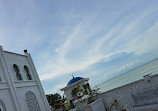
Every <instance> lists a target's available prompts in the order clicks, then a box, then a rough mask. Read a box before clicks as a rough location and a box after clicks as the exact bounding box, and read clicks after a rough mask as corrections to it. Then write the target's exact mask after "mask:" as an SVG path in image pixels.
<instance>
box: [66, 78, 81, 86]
mask: <svg viewBox="0 0 158 111" xmlns="http://www.w3.org/2000/svg"><path fill="white" fill-rule="evenodd" d="M81 79H83V78H82V77H73V78H72V79H71V80H70V81H69V82H68V84H67V86H68V85H70V84H73V83H75V82H77V81H79V80H81Z"/></svg>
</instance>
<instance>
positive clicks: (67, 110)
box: [66, 104, 75, 111]
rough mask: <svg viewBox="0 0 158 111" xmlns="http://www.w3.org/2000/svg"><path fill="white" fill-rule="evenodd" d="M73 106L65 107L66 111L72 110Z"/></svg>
mask: <svg viewBox="0 0 158 111" xmlns="http://www.w3.org/2000/svg"><path fill="white" fill-rule="evenodd" d="M74 108H75V106H74V105H73V104H70V105H69V106H67V108H66V111H69V110H70V109H74Z"/></svg>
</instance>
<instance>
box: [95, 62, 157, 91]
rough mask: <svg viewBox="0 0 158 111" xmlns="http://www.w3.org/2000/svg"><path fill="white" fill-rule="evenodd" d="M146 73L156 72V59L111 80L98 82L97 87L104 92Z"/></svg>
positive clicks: (137, 78) (140, 77)
mask: <svg viewBox="0 0 158 111" xmlns="http://www.w3.org/2000/svg"><path fill="white" fill-rule="evenodd" d="M147 74H154V75H155V74H158V59H155V60H153V61H151V62H148V63H146V64H144V65H141V66H139V67H137V68H135V69H132V70H130V71H128V72H126V73H124V74H122V75H120V76H117V77H115V78H113V79H111V80H108V81H105V82H104V83H102V84H99V85H98V86H97V87H98V88H100V91H101V92H105V91H108V90H111V89H114V88H117V87H120V86H123V85H125V84H129V83H131V82H134V81H137V80H140V79H143V76H145V75H147Z"/></svg>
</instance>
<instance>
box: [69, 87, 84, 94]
mask: <svg viewBox="0 0 158 111" xmlns="http://www.w3.org/2000/svg"><path fill="white" fill-rule="evenodd" d="M82 93H83V90H82V89H81V88H80V86H79V85H78V86H77V87H76V88H74V89H72V91H71V95H72V96H73V97H78V96H81V94H82Z"/></svg>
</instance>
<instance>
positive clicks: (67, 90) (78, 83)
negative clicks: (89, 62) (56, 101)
mask: <svg viewBox="0 0 158 111" xmlns="http://www.w3.org/2000/svg"><path fill="white" fill-rule="evenodd" d="M88 80H89V78H82V77H73V78H72V79H71V80H70V81H69V82H68V84H67V86H66V87H64V88H62V89H61V91H64V94H65V95H66V98H67V101H68V104H70V103H71V101H72V100H74V99H78V98H75V97H73V96H72V91H73V89H76V88H80V90H85V89H84V87H83V85H85V84H89V83H88ZM76 96H77V95H76Z"/></svg>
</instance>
